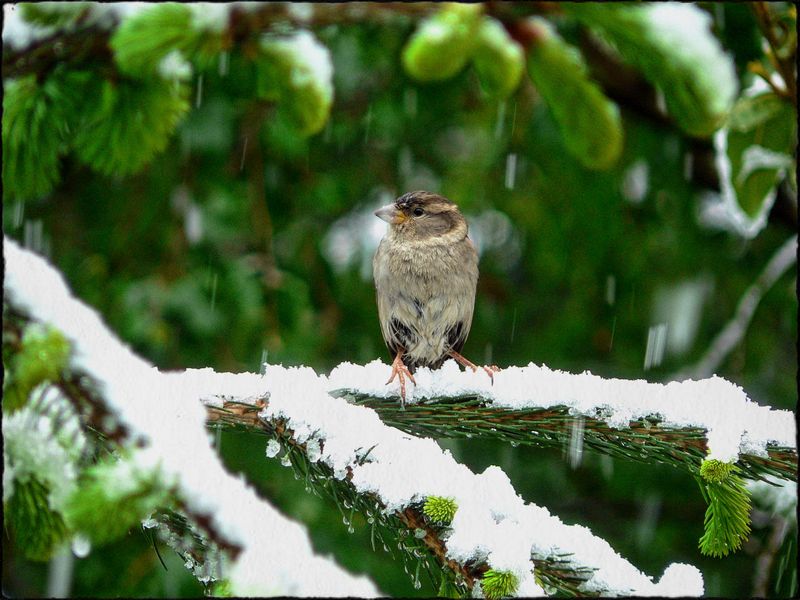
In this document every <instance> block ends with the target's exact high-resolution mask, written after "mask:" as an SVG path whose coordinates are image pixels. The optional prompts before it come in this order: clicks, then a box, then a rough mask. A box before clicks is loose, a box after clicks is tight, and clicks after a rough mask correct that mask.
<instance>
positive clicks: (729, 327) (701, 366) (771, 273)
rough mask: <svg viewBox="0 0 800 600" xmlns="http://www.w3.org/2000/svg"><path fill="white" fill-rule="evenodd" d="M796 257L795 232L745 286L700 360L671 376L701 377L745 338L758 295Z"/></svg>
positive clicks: (790, 264)
mask: <svg viewBox="0 0 800 600" xmlns="http://www.w3.org/2000/svg"><path fill="white" fill-rule="evenodd" d="M796 261H797V236H796V235H794V236H792V237H791V238H789V239H788V240H786V242H784V243H783V245H782V246H781V247H780V248H778V250H777V251H776V252H775V254H774V255H773V256H772V258H770V259H769V261H768V262H767V264H766V265H765V266H764V269H763V270H762V271H761V273H759V275H758V277H757V278H756V280H755V281H754V282H753V285H751V286H750V287H749V288H747V290H746V291H745V293H744V294H743V295H742V297H741V299H740V300H739V304H738V305H737V306H736V312H735V313H734V315H733V318H732V319H731V320H730V321H728V323H727V324H726V325H725V327H723V328H722V331H720V332H719V333H718V334H717V336H716V337H715V338H714V339H713V341H712V342H711V345H710V346H709V347H708V350H706V352H705V353H704V354H703V356H702V357H701V358H700V360H699V361H697V363H696V364H695V365H694V366H691V367H689V368H687V369H683V370H681V371H679V372H677V373H675V374H674V375H672V377H670V379H676V380H682V379H690V378H691V379H702V378H704V377H709V376H710V375H711V374H712V373H714V372H715V371H716V370H717V369H718V368H719V366H720V365H721V364H722V361H724V360H725V358H726V357H727V356H728V355H729V354H730V353H731V352H732V351H733V349H734V348H736V347H737V346H738V345H739V343H740V342H741V341H742V338H744V336H745V334H746V333H747V328H748V327H749V326H750V321H751V320H752V319H753V315H754V314H755V312H756V309H757V308H758V305H759V303H760V302H761V298H762V297H763V296H764V294H766V293H767V292H768V291H769V290H770V289H771V288H772V286H773V285H775V283H776V282H777V281H778V279H780V278H781V277H782V276H783V274H784V273H785V272H786V271H787V270H788V269H789V267H791V266H792V265H793V264H795V262H796Z"/></svg>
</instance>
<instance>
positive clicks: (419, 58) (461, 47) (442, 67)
mask: <svg viewBox="0 0 800 600" xmlns="http://www.w3.org/2000/svg"><path fill="white" fill-rule="evenodd" d="M481 10H482V7H481V5H480V4H459V3H447V4H445V5H444V7H443V8H442V9H441V10H440V11H439V12H437V13H436V14H435V15H433V16H432V17H429V18H427V19H425V20H424V21H422V22H421V23H420V25H419V27H418V28H417V30H416V31H415V32H414V33H413V34H412V36H411V38H410V39H409V40H408V42H407V43H406V45H405V47H404V48H403V67H404V68H405V70H406V73H408V74H409V75H410V76H411V77H413V78H414V79H417V80H419V81H438V80H443V79H449V78H450V77H452V76H453V75H455V74H456V73H458V72H459V71H460V70H461V69H463V68H464V65H466V64H467V62H468V61H469V59H470V57H471V56H472V51H473V48H474V47H475V42H476V39H477V37H476V34H477V31H478V26H479V24H480V14H481Z"/></svg>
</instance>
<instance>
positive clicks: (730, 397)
mask: <svg viewBox="0 0 800 600" xmlns="http://www.w3.org/2000/svg"><path fill="white" fill-rule="evenodd" d="M388 372H389V367H388V366H387V365H385V364H384V363H382V362H381V361H378V360H376V361H373V362H371V363H368V364H367V365H364V366H361V365H353V364H351V363H343V364H341V365H339V366H338V367H336V368H335V369H334V370H333V372H331V374H330V377H329V381H330V384H329V385H330V389H331V390H338V389H351V390H354V391H358V392H363V393H366V394H370V395H373V396H376V397H385V398H388V397H392V398H395V397H397V396H398V394H399V391H398V390H399V386H398V385H397V383H396V382H395V383H393V384H392V385H388V386H387V385H385V383H386V379H387V375H386V374H387V373H388ZM414 378H415V379H416V381H417V385H416V386H414V385H413V384H411V385H410V386H408V388H407V390H406V394H407V395H406V401H407V402H408V403H413V402H419V401H421V400H424V399H425V398H434V397H437V396H466V395H475V394H477V395H480V396H481V397H482V398H485V399H486V400H487V401H489V402H491V403H492V404H493V405H494V406H501V407H505V408H511V409H525V408H551V407H554V406H566V407H568V408H569V409H570V411H571V412H572V413H573V414H582V415H585V416H588V417H594V418H600V419H602V420H603V421H605V422H606V423H608V424H609V425H611V426H612V427H618V428H619V427H627V426H628V424H629V423H630V421H632V420H636V419H641V418H644V417H647V416H657V417H659V418H660V419H661V420H662V423H661V425H660V427H674V428H683V427H700V428H703V429H706V430H708V433H707V441H708V449H709V455H708V458H715V459H718V460H722V461H725V462H729V461H735V460H736V459H737V458H738V456H739V453H740V452H742V453H748V454H756V455H759V456H765V455H766V446H767V444H770V443H773V444H776V445H779V446H785V447H789V448H794V447H795V422H794V415H793V413H792V412H791V411H788V410H773V409H771V408H769V407H765V406H759V405H758V404H757V403H755V402H753V401H752V400H751V399H750V398H748V397H747V394H745V392H744V390H742V388H741V387H739V386H737V385H735V384H734V383H731V382H730V381H727V380H725V379H723V378H721V377H717V376H714V377H711V378H709V379H703V380H700V381H692V380H688V381H682V382H676V381H673V382H670V383H667V384H661V383H649V382H647V381H645V380H642V379H637V380H625V379H604V378H602V377H599V376H597V375H592V374H591V373H589V372H588V371H584V372H583V373H580V374H572V373H566V372H563V371H558V370H555V371H554V370H551V369H549V368H548V367H546V366H544V365H542V366H538V365H535V364H533V363H530V364H529V365H528V366H526V367H514V366H512V367H507V368H504V369H503V370H502V371H500V372H499V373H497V374H495V376H494V384H492V383H491V381H490V379H489V378H488V377H487V376H486V374H485V373H484V372H483V371H482V370H480V369H479V370H478V372H477V373H473V372H472V371H461V370H460V369H459V367H458V365H457V364H456V363H455V361H452V360H451V361H447V362H446V363H445V364H444V365H442V368H441V369H439V370H438V371H433V372H432V371H430V370H429V369H425V368H423V369H419V370H418V371H417V372H416V373H415V374H414ZM355 381H357V382H359V384H358V385H357V386H354V385H353V383H352V382H355ZM598 414H599V416H598Z"/></svg>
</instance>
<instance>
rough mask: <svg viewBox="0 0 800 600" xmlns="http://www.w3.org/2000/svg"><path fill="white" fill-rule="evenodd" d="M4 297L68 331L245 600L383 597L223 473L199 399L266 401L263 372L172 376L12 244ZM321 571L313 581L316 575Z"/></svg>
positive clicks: (87, 368)
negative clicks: (262, 599) (218, 549)
mask: <svg viewBox="0 0 800 600" xmlns="http://www.w3.org/2000/svg"><path fill="white" fill-rule="evenodd" d="M3 254H4V256H5V261H6V265H5V267H6V271H5V280H4V284H3V289H4V293H5V294H4V296H5V297H4V300H5V301H10V303H11V304H12V305H13V306H14V307H15V308H16V309H19V310H22V311H23V312H25V313H26V314H27V315H29V316H30V317H31V318H33V319H35V320H37V321H40V322H42V323H49V324H51V325H53V326H55V327H56V328H58V329H59V330H60V331H61V332H62V333H63V334H64V335H65V336H66V337H67V338H68V339H69V340H70V341H71V342H72V344H73V355H72V359H71V369H72V370H73V371H74V372H80V373H84V374H86V375H88V376H89V377H90V378H91V379H92V380H93V381H94V382H95V386H94V387H96V389H97V390H98V391H99V393H100V395H101V396H102V401H103V402H104V403H105V404H106V407H107V408H108V409H109V410H110V412H111V415H112V416H113V418H115V419H116V420H118V421H119V422H120V424H121V425H123V426H124V428H125V430H126V431H127V432H129V434H128V436H127V439H125V440H123V441H124V442H125V443H127V444H129V445H130V446H131V447H135V446H136V445H137V444H138V445H144V449H143V450H142V451H139V452H137V453H136V456H137V457H139V458H138V460H141V461H144V462H146V463H148V464H146V465H143V467H144V468H150V467H152V466H153V465H155V464H158V465H160V468H161V471H162V472H163V473H165V474H167V476H168V477H171V478H174V479H175V483H176V484H177V489H178V493H179V496H180V497H181V499H182V500H183V502H184V503H185V506H186V508H187V510H188V511H189V513H190V514H191V515H192V516H193V517H195V519H196V520H197V521H199V522H205V523H206V524H207V528H208V530H209V534H210V536H211V537H212V539H214V540H215V541H218V542H220V544H219V545H220V546H223V547H228V548H229V549H230V550H232V552H231V553H232V554H233V555H235V556H236V558H235V561H234V562H233V566H232V570H231V572H230V573H229V574H228V576H229V577H230V580H231V586H232V591H233V592H234V593H235V594H237V595H276V594H277V595H301V596H333V595H340V596H341V595H344V596H348V595H350V596H369V597H373V596H377V595H379V592H378V590H377V589H376V587H375V586H374V584H373V583H372V582H371V581H369V580H368V579H366V578H365V577H356V576H353V575H352V574H350V573H348V572H347V571H345V570H343V569H342V568H340V567H339V566H338V565H336V564H335V563H334V562H333V561H332V560H330V559H327V558H323V557H320V556H316V555H315V554H314V553H313V549H312V546H311V542H310V539H309V537H308V533H307V532H306V530H305V529H304V527H302V526H301V525H300V524H298V523H295V522H293V521H291V520H289V519H287V518H286V517H284V516H283V515H281V514H280V513H279V512H278V511H277V510H275V509H274V508H273V507H272V506H271V505H270V504H269V503H267V502H265V501H264V500H262V499H260V498H259V497H258V496H257V495H256V493H255V491H254V490H253V489H252V488H251V487H250V486H249V485H247V484H246V483H245V482H243V481H242V480H241V479H240V478H239V477H236V476H235V475H233V474H232V473H229V472H227V471H226V470H225V468H224V467H223V465H222V463H221V461H220V458H219V457H218V456H217V454H216V453H215V451H214V449H213V448H212V447H211V444H210V442H209V437H208V432H207V430H206V428H205V422H206V410H205V408H204V406H203V405H202V404H201V403H200V402H199V401H198V400H199V399H200V398H203V397H211V396H213V395H215V394H235V395H237V396H240V397H242V398H250V399H252V400H251V401H252V402H257V401H258V398H260V397H263V396H264V395H265V393H266V390H267V386H266V385H265V382H264V379H263V378H262V377H261V376H259V375H254V374H241V375H230V374H217V373H214V372H213V371H212V370H211V369H203V370H195V371H187V372H184V373H162V372H159V371H158V369H156V368H155V367H154V366H153V365H151V364H150V363H148V362H147V361H145V360H143V359H142V358H140V357H138V356H137V355H136V354H134V353H133V352H132V351H131V350H130V349H129V348H128V347H126V346H125V345H123V344H122V343H121V342H120V341H119V340H118V339H117V338H116V337H115V336H114V335H113V334H112V333H111V332H110V331H109V330H108V329H107V328H106V326H105V325H104V324H103V322H102V321H101V319H100V317H99V315H98V314H97V313H96V312H95V311H94V310H92V309H91V308H89V307H87V306H86V305H84V304H83V303H81V302H80V301H78V300H76V299H75V298H74V297H73V296H72V295H71V294H70V292H69V290H68V289H67V286H66V284H65V282H64V280H63V278H62V276H61V275H60V274H59V273H58V272H57V271H56V270H54V269H53V268H52V267H51V266H49V265H48V264H47V263H46V262H45V261H44V259H42V258H40V257H38V256H36V255H34V254H32V253H30V252H28V251H25V250H22V249H21V248H20V247H19V246H18V245H17V244H16V243H14V242H13V241H10V240H9V239H7V238H5V237H4V239H3ZM309 573H313V574H314V576H313V577H309Z"/></svg>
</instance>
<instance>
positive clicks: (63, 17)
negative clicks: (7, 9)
mask: <svg viewBox="0 0 800 600" xmlns="http://www.w3.org/2000/svg"><path fill="white" fill-rule="evenodd" d="M17 6H18V7H19V9H20V12H21V15H22V18H23V20H25V21H27V22H28V23H34V24H36V25H40V26H42V27H67V26H70V25H73V24H74V23H75V21H77V20H78V18H79V17H81V16H82V15H83V14H84V13H85V12H86V10H87V9H88V8H89V3H88V2H36V3H34V2H21V3H19V4H18V5H17Z"/></svg>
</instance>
